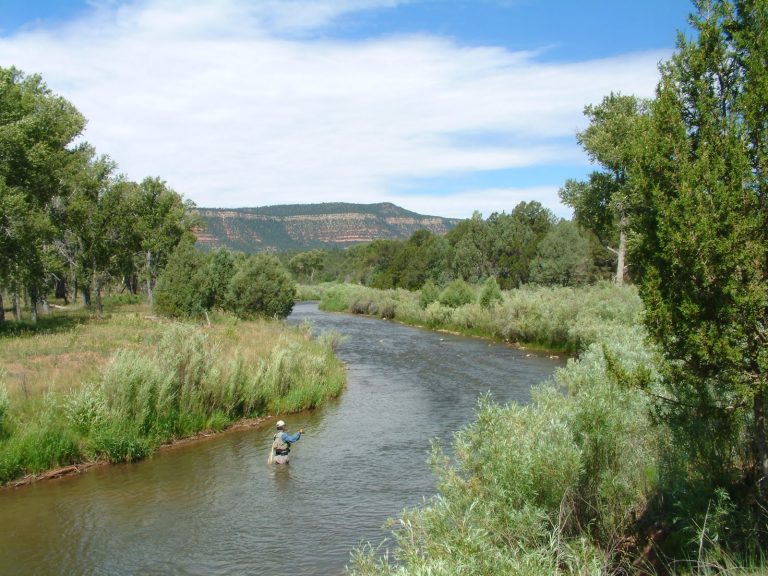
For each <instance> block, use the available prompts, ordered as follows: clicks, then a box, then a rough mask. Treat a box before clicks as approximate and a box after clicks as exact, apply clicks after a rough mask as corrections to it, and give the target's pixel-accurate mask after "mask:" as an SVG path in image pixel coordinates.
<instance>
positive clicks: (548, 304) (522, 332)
mask: <svg viewBox="0 0 768 576" xmlns="http://www.w3.org/2000/svg"><path fill="white" fill-rule="evenodd" d="M474 290H475V297H474V300H473V301H472V302H470V303H467V304H463V305H460V306H456V307H453V306H448V305H445V304H441V303H440V302H439V301H433V302H430V303H428V304H427V305H426V307H422V304H423V303H424V302H420V294H419V293H418V292H409V291H407V290H403V289H397V290H377V289H374V288H367V287H364V286H359V285H351V284H327V285H322V286H313V287H312V292H313V295H314V296H320V297H321V303H320V307H321V308H322V309H323V310H329V311H347V312H353V313H357V314H369V315H374V316H380V317H387V318H394V319H395V320H398V321H401V322H404V323H406V324H412V325H418V326H426V327H428V328H433V329H442V330H450V331H455V332H460V333H463V334H468V335H473V336H485V337H489V338H495V339H498V340H505V341H509V342H517V343H521V344H526V345H530V346H539V347H543V348H547V349H556V350H563V351H566V352H576V351H578V350H583V349H585V348H586V347H587V346H588V345H589V344H590V343H592V342H597V341H601V340H605V341H612V340H615V339H616V338H621V337H622V333H623V332H624V331H626V330H636V329H638V328H637V327H638V324H639V319H640V314H641V313H642V304H641V301H640V298H639V297H638V295H637V291H636V290H635V289H634V287H631V286H630V287H625V288H617V287H616V286H614V285H612V284H609V283H604V284H598V285H595V286H585V287H578V288H569V287H566V288H563V287H558V288H551V287H537V286H524V287H522V288H520V289H516V290H510V291H505V292H503V293H502V299H501V301H495V302H493V303H490V304H489V305H486V306H483V305H482V304H481V303H480V302H479V301H478V300H479V296H480V291H481V287H474Z"/></svg>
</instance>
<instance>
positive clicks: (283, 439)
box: [269, 420, 304, 464]
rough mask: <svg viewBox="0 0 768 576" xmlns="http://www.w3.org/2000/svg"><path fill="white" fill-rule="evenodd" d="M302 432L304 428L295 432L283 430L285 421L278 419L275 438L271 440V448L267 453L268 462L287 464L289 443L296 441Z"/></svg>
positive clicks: (289, 449)
mask: <svg viewBox="0 0 768 576" xmlns="http://www.w3.org/2000/svg"><path fill="white" fill-rule="evenodd" d="M303 433H304V428H302V429H301V430H299V431H298V432H296V434H288V432H286V431H285V422H283V421H282V420H278V421H277V434H275V438H274V440H273V442H272V450H271V451H270V453H269V463H270V464H272V463H274V464H288V454H289V453H290V451H291V444H293V443H294V442H298V441H299V438H301V435H302V434H303Z"/></svg>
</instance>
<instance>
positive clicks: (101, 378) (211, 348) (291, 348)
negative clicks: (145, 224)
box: [0, 305, 345, 482]
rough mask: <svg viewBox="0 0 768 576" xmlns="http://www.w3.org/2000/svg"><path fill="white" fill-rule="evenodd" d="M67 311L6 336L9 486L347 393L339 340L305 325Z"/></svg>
mask: <svg viewBox="0 0 768 576" xmlns="http://www.w3.org/2000/svg"><path fill="white" fill-rule="evenodd" d="M67 314H68V313H58V315H59V318H48V319H46V320H45V321H43V322H41V326H40V327H38V328H37V329H35V330H32V329H25V330H21V331H20V330H18V329H10V330H9V329H6V333H5V334H3V335H2V346H1V347H0V349H1V350H2V352H1V353H0V354H1V358H0V359H1V360H2V362H3V364H2V365H3V367H4V368H3V370H2V374H1V377H2V384H0V482H9V481H11V480H13V479H16V478H19V477H22V476H24V475H28V474H36V473H39V472H42V471H45V470H49V469H53V468H56V467H60V466H65V465H69V464H75V463H81V462H84V461H93V460H106V461H110V462H119V461H130V460H136V459H140V458H143V457H145V456H147V455H149V454H151V453H152V452H153V451H155V450H156V449H157V448H158V447H159V446H160V445H162V444H164V443H167V442H170V441H172V440H174V439H178V438H184V437H188V436H192V435H194V434H196V433H198V432H200V431H203V430H222V429H224V428H226V427H227V426H229V425H230V424H231V423H233V422H235V421H237V420H240V419H245V418H253V417H258V416H263V415H266V414H277V413H286V412H292V411H299V410H304V409H307V408H313V407H315V406H318V405H320V404H322V402H323V401H324V400H325V399H327V398H329V397H333V396H336V395H338V394H339V393H340V391H341V390H342V388H343V386H344V382H345V374H344V369H343V366H342V365H341V363H340V362H339V361H338V360H337V359H336V358H335V357H334V356H333V350H332V348H333V344H334V342H333V337H332V336H328V337H325V338H322V339H320V340H313V339H311V338H310V336H309V333H308V330H307V329H306V328H303V327H297V328H291V327H288V326H287V325H285V324H282V323H276V322H266V321H254V322H243V321H238V320H235V319H233V318H229V317H221V318H217V319H214V321H213V323H212V325H211V326H199V325H195V324H189V323H180V322H171V321H167V320H162V319H158V318H156V317H153V316H152V315H151V314H150V313H149V311H148V309H147V308H146V307H144V306H141V305H133V306H130V307H121V308H118V309H115V310H113V311H112V312H110V313H108V314H106V315H105V316H103V317H99V318H97V317H91V316H90V315H89V314H87V313H86V312H83V311H80V312H77V311H76V312H73V313H71V316H68V315H67Z"/></svg>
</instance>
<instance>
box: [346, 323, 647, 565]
mask: <svg viewBox="0 0 768 576" xmlns="http://www.w3.org/2000/svg"><path fill="white" fill-rule="evenodd" d="M611 356H612V357H614V358H621V359H622V360H623V362H624V364H625V367H626V368H627V369H629V370H631V369H633V368H634V367H637V366H640V365H647V364H648V363H652V355H651V353H650V352H649V351H648V350H647V349H646V347H645V344H644V343H643V339H642V335H641V334H639V333H634V334H632V335H629V336H627V337H625V338H623V339H621V340H620V341H616V342H614V343H612V345H611ZM563 387H564V388H566V389H567V391H568V394H563V393H562V388H563ZM647 405H648V399H647V397H646V396H645V395H644V394H643V393H642V392H640V391H639V390H637V389H635V388H631V387H629V386H626V383H625V382H619V381H617V380H616V379H615V378H614V377H613V376H611V374H610V371H609V370H608V367H607V363H606V359H605V355H604V352H603V347H602V345H601V344H597V343H596V344H593V345H591V346H590V347H589V348H588V349H587V350H586V351H584V353H583V354H582V356H581V358H580V359H579V360H570V361H569V363H568V365H567V366H566V367H565V368H563V369H560V370H559V371H558V372H557V373H556V376H555V382H554V383H550V384H543V385H541V386H540V387H538V388H537V389H536V390H535V392H534V396H533V401H532V403H531V404H530V405H528V406H520V405H517V404H509V405H505V406H502V405H498V404H495V403H493V402H490V401H488V400H487V399H482V400H481V401H480V405H479V408H478V412H477V419H476V420H475V421H474V422H473V423H472V424H470V425H469V426H467V427H466V428H464V429H463V430H462V431H461V432H459V433H458V434H457V436H456V440H455V442H454V446H453V448H454V450H453V452H454V454H455V457H454V458H448V457H446V456H445V454H444V453H443V452H442V450H441V449H440V447H435V449H434V450H433V459H432V461H433V468H434V470H435V473H436V474H437V476H438V490H439V494H438V495H437V496H435V497H434V498H432V499H431V500H430V501H429V502H428V503H427V504H426V505H425V506H423V507H421V508H416V509H413V510H408V511H406V512H404V513H403V514H402V516H401V517H400V518H399V519H398V520H397V521H394V522H392V528H393V529H394V535H395V538H396V542H397V548H396V549H395V551H394V555H395V557H396V559H397V560H398V563H399V565H398V566H394V565H390V563H389V559H388V558H382V557H379V556H377V554H376V553H375V551H373V550H371V549H361V550H359V551H358V552H357V553H356V555H355V565H354V570H353V573H354V574H357V575H359V576H363V575H370V574H398V575H401V576H406V575H410V574H414V575H415V574H445V575H448V574H521V575H522V574H525V575H537V574H541V575H547V576H548V575H550V574H556V573H579V574H584V573H609V572H610V571H611V570H615V569H617V568H619V567H621V566H623V567H624V568H625V569H626V570H628V571H630V572H634V571H635V569H634V568H633V567H632V566H631V565H629V564H628V563H629V560H628V558H626V557H624V556H623V552H625V548H626V542H625V537H626V534H627V531H628V529H629V528H630V527H631V526H632V524H633V522H634V520H635V518H636V516H637V515H638V514H640V513H641V512H642V511H643V509H644V507H645V505H646V499H647V497H648V494H649V493H650V492H651V491H652V490H653V488H654V487H655V483H654V482H655V477H656V470H655V467H654V463H655V454H656V442H657V439H656V434H655V432H654V430H653V429H652V428H651V426H650V424H649V421H648V418H647V416H646V414H647ZM635 568H636V567H635Z"/></svg>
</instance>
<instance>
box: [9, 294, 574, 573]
mask: <svg viewBox="0 0 768 576" xmlns="http://www.w3.org/2000/svg"><path fill="white" fill-rule="evenodd" d="M302 321H309V322H311V323H312V324H313V326H314V330H315V331H316V332H320V331H325V330H334V331H336V332H338V333H340V334H342V335H344V336H345V339H344V341H343V342H342V343H341V344H340V346H339V347H338V350H337V354H338V356H339V357H340V358H341V359H342V360H343V361H344V362H345V363H346V364H347V367H348V372H347V375H348V382H347V388H346V390H345V391H344V392H343V394H342V396H341V397H340V398H339V399H338V400H336V401H333V402H331V403H330V404H328V405H327V406H325V407H324V408H322V409H320V410H316V411H314V412H311V413H304V414H297V415H291V416H288V417H286V418H285V420H286V421H287V423H288V428H289V431H294V430H296V429H298V428H301V427H304V428H305V429H306V434H305V435H304V437H303V438H302V439H301V441H300V442H299V443H297V444H296V445H295V446H294V449H293V451H292V454H291V457H292V459H291V464H290V465H289V466H284V467H276V466H271V467H270V466H268V465H267V463H266V460H267V455H268V450H269V446H270V444H271V439H272V435H273V433H274V431H273V428H272V426H273V425H272V423H270V425H268V426H265V427H262V428H256V429H250V430H242V431H237V432H230V433H226V434H222V435H219V436H216V437H213V438H210V439H208V440H205V441H201V442H194V443H191V444H189V445H185V446H182V447H178V448H175V449H173V450H169V451H164V452H162V453H160V454H157V455H155V456H154V457H152V458H150V459H148V460H145V461H142V462H138V463H133V464H122V465H116V466H100V467H96V468H92V469H91V470H89V471H87V472H86V473H84V474H82V475H80V476H77V477H67V478H62V479H59V480H52V481H46V482H40V483H37V484H34V485H31V486H27V487H23V488H20V489H15V490H2V491H0V574H2V575H5V574H8V575H14V576H15V575H21V574H23V575H32V574H40V575H49V574H61V575H71V574H77V575H118V574H119V575H123V574H137V575H138V574H142V575H152V574H158V575H160V574H163V575H166V574H172V575H207V576H209V575H225V574H226V575H236V574H238V575H239V574H264V575H279V574H293V575H328V574H330V575H333V574H342V573H343V572H344V567H345V565H347V564H348V563H349V560H350V551H351V550H352V549H353V548H354V547H355V546H357V545H358V544H360V543H361V542H364V541H370V542H371V543H373V544H379V543H380V542H382V540H384V539H385V538H386V537H387V534H388V533H387V531H386V530H384V529H383V528H382V526H383V524H384V522H385V521H386V520H387V518H389V517H393V516H396V515H397V514H398V513H399V512H400V511H401V510H402V509H403V508H405V507H410V506H415V505H418V504H420V503H421V502H423V500H424V499H425V498H427V497H429V496H430V495H432V494H433V493H434V492H435V478H434V476H433V475H432V473H431V471H430V469H429V466H428V463H427V460H428V457H429V446H430V440H431V439H434V438H437V439H440V440H441V441H442V442H443V443H444V444H446V445H449V444H450V442H451V437H452V434H453V432H454V431H456V430H458V429H459V428H461V427H462V426H464V425H465V424H467V423H468V422H470V421H471V420H472V419H473V414H474V410H475V407H476V403H477V398H478V396H479V395H481V394H483V393H485V392H490V394H491V395H492V397H493V398H494V399H495V400H497V401H499V402H507V401H509V400H515V401H518V402H527V401H528V400H529V398H530V388H531V386H532V385H533V384H536V383H538V382H541V381H543V380H545V379H547V378H548V377H550V376H551V374H552V372H553V371H554V369H555V368H556V367H557V366H558V365H561V364H562V362H561V361H559V360H552V359H549V358H547V357H546V356H537V355H529V354H527V353H526V352H524V351H520V350H516V349H514V348H511V347H509V346H505V345H502V344H496V343H490V342H488V341H484V340H479V339H470V338H464V337H459V336H453V335H448V334H440V333H435V332H430V331H426V330H419V329H415V328H410V327H406V326H402V325H399V324H397V323H394V322H387V321H382V320H377V319H372V318H367V317H360V316H350V315H344V314H328V313H323V312H320V311H318V309H317V305H316V304H312V303H301V304H298V305H297V306H296V307H295V309H294V312H293V314H292V315H291V316H290V317H289V322H291V323H296V322H302Z"/></svg>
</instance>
